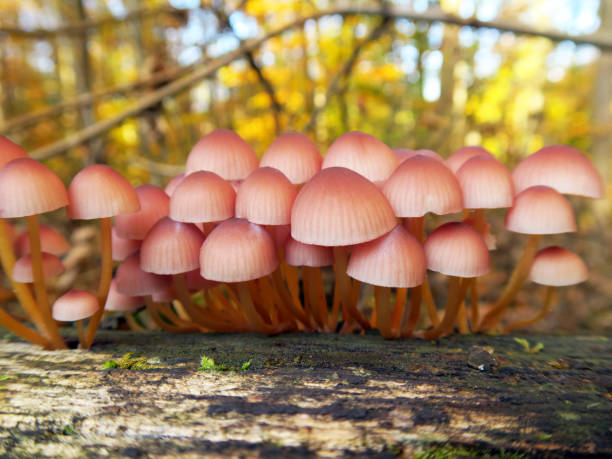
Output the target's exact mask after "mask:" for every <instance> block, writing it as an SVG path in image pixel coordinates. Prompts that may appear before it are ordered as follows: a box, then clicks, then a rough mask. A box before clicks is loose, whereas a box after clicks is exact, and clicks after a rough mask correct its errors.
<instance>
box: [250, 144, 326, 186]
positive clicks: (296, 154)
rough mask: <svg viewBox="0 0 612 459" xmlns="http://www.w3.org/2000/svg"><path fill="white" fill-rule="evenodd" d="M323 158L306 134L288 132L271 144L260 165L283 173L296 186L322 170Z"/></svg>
mask: <svg viewBox="0 0 612 459" xmlns="http://www.w3.org/2000/svg"><path fill="white" fill-rule="evenodd" d="M322 162H323V157H322V156H321V152H320V151H319V149H318V148H317V147H316V145H315V144H314V143H313V142H312V140H310V139H309V138H308V137H306V136H305V135H304V134H298V133H297V132H287V133H285V134H282V135H280V136H279V137H278V138H277V139H276V140H275V141H274V142H272V143H271V144H270V146H269V147H268V149H267V150H266V152H265V153H264V155H263V156H262V158H261V162H260V163H259V166H260V167H273V168H274V169H277V170H279V171H281V172H282V173H283V174H285V176H286V177H287V178H288V179H289V181H290V182H291V183H293V184H294V185H300V184H302V183H306V182H307V181H308V180H310V179H311V178H312V176H313V175H315V174H316V173H317V172H319V171H320V170H321V163H322Z"/></svg>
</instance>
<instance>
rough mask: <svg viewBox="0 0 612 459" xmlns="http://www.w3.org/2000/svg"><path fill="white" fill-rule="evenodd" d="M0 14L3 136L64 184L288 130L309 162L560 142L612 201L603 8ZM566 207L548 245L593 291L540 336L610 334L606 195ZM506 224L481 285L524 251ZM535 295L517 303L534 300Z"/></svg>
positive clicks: (511, 152) (611, 49) (565, 0)
mask: <svg viewBox="0 0 612 459" xmlns="http://www.w3.org/2000/svg"><path fill="white" fill-rule="evenodd" d="M0 11H1V12H2V15H1V16H0V74H1V76H2V85H1V87H0V134H3V135H7V136H9V137H10V138H12V139H13V140H15V141H16V142H17V143H19V144H20V145H22V146H23V147H24V148H26V149H27V150H28V151H29V152H30V153H31V154H32V155H33V156H34V157H36V158H38V159H41V160H44V161H45V162H46V164H47V165H49V166H50V167H51V168H53V169H54V170H55V171H57V172H58V173H59V174H60V176H62V178H63V179H64V180H65V181H66V183H68V182H69V180H70V179H71V177H72V176H73V175H74V174H75V173H76V172H77V171H78V170H79V169H80V168H81V167H83V166H84V165H86V164H90V163H94V162H104V163H108V164H110V165H112V166H113V167H115V168H117V169H118V170H119V171H120V172H122V173H123V174H125V175H126V176H127V177H128V178H129V179H130V180H131V181H132V183H133V184H134V185H139V184H142V183H147V182H150V183H154V184H158V185H163V184H165V183H166V182H167V181H168V180H169V178H170V177H171V176H173V175H175V174H177V173H179V172H181V171H182V165H183V164H184V162H185V158H186V156H187V154H188V152H189V150H190V149H191V147H192V146H193V144H194V143H195V142H196V141H197V140H198V138H200V137H201V136H203V135H205V134H206V133H208V132H210V131H212V130H213V129H215V128H221V127H223V128H230V129H233V130H235V131H236V132H237V133H238V134H240V135H241V136H242V137H244V138H245V139H246V140H247V141H248V142H249V143H250V144H251V145H253V147H254V148H255V150H256V151H257V153H258V154H259V155H261V154H262V153H263V152H264V150H265V148H266V147H267V146H268V145H269V144H270V143H271V142H272V140H273V139H274V138H275V136H277V135H278V134H279V133H281V132H284V131H288V130H294V131H298V132H304V133H306V134H308V135H309V136H310V137H311V138H312V139H313V140H314V141H315V142H316V143H317V145H318V146H319V148H320V149H321V151H322V152H325V150H326V148H327V146H328V145H329V144H330V143H331V142H332V141H333V140H334V139H335V138H336V137H338V136H339V135H340V134H342V133H344V132H346V131H350V130H362V131H365V132H369V133H371V134H373V135H375V136H377V137H379V138H380V139H381V140H383V141H384V142H386V143H387V144H388V145H389V146H391V147H393V148H399V147H402V148H427V149H432V150H435V151H437V152H439V153H440V154H442V155H443V156H448V155H449V154H450V153H452V152H453V151H454V150H455V149H457V148H459V147H461V146H463V145H476V144H480V145H482V146H484V147H485V148H487V149H488V150H490V151H491V152H492V153H493V154H495V155H496V156H497V157H498V158H500V159H501V160H503V161H504V162H506V164H508V165H509V167H513V166H514V165H515V164H516V163H517V162H518V161H519V160H520V159H521V158H523V157H524V156H526V155H527V154H529V153H532V152H534V151H536V150H537V149H539V148H541V147H542V146H545V145H549V144H555V143H563V144H569V145H573V146H575V147H577V148H578V149H580V150H582V151H584V152H586V153H587V154H588V155H589V156H590V157H591V158H592V159H593V161H594V162H595V163H596V165H597V167H598V169H599V170H600V172H601V173H602V175H604V177H605V178H606V183H607V186H608V197H610V188H611V187H610V156H611V152H612V0H440V1H432V0H406V1H386V2H385V1H374V0H372V1H354V2H350V3H348V2H335V1H333V0H306V1H292V0H284V1H278V0H234V1H228V2H222V1H215V0H213V1H207V0H206V1H204V0H203V1H200V0H20V1H17V0H0ZM572 201H573V204H574V205H575V209H576V211H577V213H578V220H579V226H580V231H579V233H578V234H576V235H569V236H558V237H551V238H547V242H548V243H562V244H564V245H565V246H567V247H568V248H571V249H573V250H576V251H577V252H578V253H580V254H581V255H582V256H583V257H584V258H585V259H586V261H587V263H588V265H589V266H590V268H591V279H590V281H589V282H588V283H587V284H584V285H583V286H581V287H579V288H574V289H569V290H567V291H565V292H564V293H563V294H562V295H561V304H560V306H559V307H558V308H556V310H555V312H554V313H553V314H552V316H551V318H550V319H549V320H547V321H545V322H543V323H542V324H541V325H539V327H540V329H545V328H547V329H552V328H560V329H563V330H576V329H590V330H599V331H601V330H611V329H612V308H611V307H610V306H611V304H610V303H611V298H612V282H611V281H610V277H611V276H612V230H611V229H610V223H611V215H610V200H609V199H605V200H601V201H598V202H586V200H582V199H573V200H572ZM502 217H503V213H501V214H495V215H494V218H495V219H496V220H495V222H494V225H493V226H494V230H495V231H496V232H497V233H498V234H497V237H498V246H499V247H500V250H498V251H497V253H496V254H495V255H494V258H495V259H496V263H497V268H498V269H497V270H495V271H493V273H492V274H491V275H490V279H489V282H488V284H487V285H488V287H487V285H485V288H488V289H490V290H492V291H493V290H495V289H497V288H498V286H499V285H500V284H501V283H503V282H504V280H505V279H506V278H507V273H508V270H509V268H510V267H511V266H512V264H513V260H515V259H516V253H515V250H518V248H520V247H521V246H522V245H523V243H524V242H523V240H522V238H521V237H520V236H518V235H513V234H508V233H507V232H504V231H502V230H501V229H502V228H503V220H502ZM60 219H62V220H63V221H64V224H68V225H69V224H70V223H66V219H65V216H64V214H63V213H62V214H61V216H59V217H58V218H57V220H58V221H59V220H60ZM536 292H537V289H536V288H534V286H530V287H529V288H528V289H527V290H526V293H525V294H524V295H523V296H521V298H520V299H519V300H520V301H519V303H523V304H526V303H527V302H528V301H529V302H530V303H531V304H532V305H533V306H537V304H538V301H539V297H537V296H536ZM526 308H528V306H523V307H522V308H518V310H519V311H520V314H522V315H523V316H524V314H529V312H525V311H527V309H526Z"/></svg>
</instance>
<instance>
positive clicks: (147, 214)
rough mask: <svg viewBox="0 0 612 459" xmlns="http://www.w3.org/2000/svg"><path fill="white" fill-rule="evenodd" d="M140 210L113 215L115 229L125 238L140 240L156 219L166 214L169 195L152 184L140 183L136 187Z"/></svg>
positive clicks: (168, 205) (168, 207) (168, 209)
mask: <svg viewBox="0 0 612 459" xmlns="http://www.w3.org/2000/svg"><path fill="white" fill-rule="evenodd" d="M136 194H137V195H138V200H139V202H140V210H139V211H138V212H134V213H131V214H121V215H117V217H115V230H116V232H117V235H118V236H121V237H122V238H125V239H139V240H142V239H144V238H145V236H146V235H147V232H148V231H149V230H150V229H151V227H152V226H153V225H155V223H157V221H158V220H160V219H161V218H163V217H165V216H167V215H168V212H169V211H170V197H169V196H168V195H167V194H166V193H164V190H162V189H161V188H158V187H156V186H154V185H141V186H139V187H137V188H136Z"/></svg>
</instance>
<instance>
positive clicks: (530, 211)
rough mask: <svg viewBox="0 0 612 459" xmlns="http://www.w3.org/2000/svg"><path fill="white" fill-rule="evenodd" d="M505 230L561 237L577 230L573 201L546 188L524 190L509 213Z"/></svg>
mask: <svg viewBox="0 0 612 459" xmlns="http://www.w3.org/2000/svg"><path fill="white" fill-rule="evenodd" d="M506 229H509V230H510V231H514V232H516V233H524V234H558V233H568V232H574V231H576V220H575V219H574V211H573V210H572V206H571V204H570V202H569V201H568V200H567V199H566V198H564V197H563V195H561V194H560V193H558V192H557V191H555V190H554V189H552V188H550V187H547V186H532V187H531V188H527V189H526V190H523V191H521V192H520V193H519V194H517V195H516V197H515V199H514V205H513V206H512V208H511V209H510V210H509V211H508V213H507V214H506Z"/></svg>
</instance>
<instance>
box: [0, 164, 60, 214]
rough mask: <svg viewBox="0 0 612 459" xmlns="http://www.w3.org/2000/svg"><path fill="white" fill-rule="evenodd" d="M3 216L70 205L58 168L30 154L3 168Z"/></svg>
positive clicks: (0, 187)
mask: <svg viewBox="0 0 612 459" xmlns="http://www.w3.org/2000/svg"><path fill="white" fill-rule="evenodd" d="M0 196H2V199H1V200H0V218H16V217H26V216H28V215H38V214H44V213H45V212H51V211H53V210H56V209H59V208H60V207H64V206H66V205H68V194H67V193H66V187H65V186H64V184H63V183H62V181H61V180H60V178H59V177H58V176H57V174H56V173H55V172H53V171H52V170H51V169H49V168H48V167H47V166H45V165H44V164H41V163H39V162H38V161H34V160H33V159H29V158H18V159H14V160H12V161H11V162H9V163H7V164H5V165H4V166H3V167H2V168H0Z"/></svg>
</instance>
